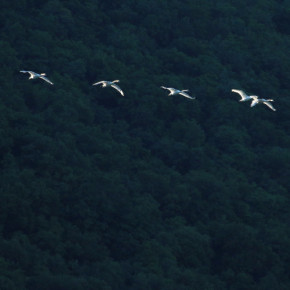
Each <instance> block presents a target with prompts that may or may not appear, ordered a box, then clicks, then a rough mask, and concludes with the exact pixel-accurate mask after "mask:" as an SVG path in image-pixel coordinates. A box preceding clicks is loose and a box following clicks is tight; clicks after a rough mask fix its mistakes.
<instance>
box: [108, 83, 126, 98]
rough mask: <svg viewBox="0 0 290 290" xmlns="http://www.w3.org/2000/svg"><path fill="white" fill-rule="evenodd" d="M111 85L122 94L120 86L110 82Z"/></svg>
mask: <svg viewBox="0 0 290 290" xmlns="http://www.w3.org/2000/svg"><path fill="white" fill-rule="evenodd" d="M111 87H112V88H114V89H116V90H117V91H118V92H119V93H120V94H121V95H122V96H124V93H123V91H122V90H121V88H120V87H119V86H118V85H116V84H112V85H111Z"/></svg>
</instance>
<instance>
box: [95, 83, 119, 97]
mask: <svg viewBox="0 0 290 290" xmlns="http://www.w3.org/2000/svg"><path fill="white" fill-rule="evenodd" d="M118 82H120V81H119V80H115V81H112V82H110V81H100V82H97V83H94V84H93V86H96V85H102V88H105V87H112V88H114V89H115V90H117V91H118V92H119V93H120V94H121V95H122V96H124V93H123V91H122V90H121V88H120V87H119V86H118V85H116V83H118Z"/></svg>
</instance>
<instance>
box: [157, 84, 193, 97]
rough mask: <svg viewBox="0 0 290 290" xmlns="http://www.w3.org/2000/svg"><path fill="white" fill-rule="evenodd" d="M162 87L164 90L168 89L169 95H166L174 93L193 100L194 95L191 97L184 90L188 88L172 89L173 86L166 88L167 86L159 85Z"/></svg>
mask: <svg viewBox="0 0 290 290" xmlns="http://www.w3.org/2000/svg"><path fill="white" fill-rule="evenodd" d="M161 88H162V89H164V90H169V92H170V93H169V95H168V96H174V95H178V94H179V95H182V96H184V97H186V98H188V99H192V100H194V99H195V97H191V96H190V95H189V94H187V93H186V92H188V90H177V89H174V88H167V87H163V86H161Z"/></svg>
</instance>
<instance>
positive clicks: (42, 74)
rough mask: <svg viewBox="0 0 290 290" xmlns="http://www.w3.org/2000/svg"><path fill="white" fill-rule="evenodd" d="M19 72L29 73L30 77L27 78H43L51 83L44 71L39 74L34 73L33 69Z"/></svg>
mask: <svg viewBox="0 0 290 290" xmlns="http://www.w3.org/2000/svg"><path fill="white" fill-rule="evenodd" d="M20 72H21V73H29V74H30V77H29V79H38V78H39V79H43V80H44V81H46V82H48V83H49V84H51V85H53V82H51V81H50V80H49V79H48V78H47V77H46V74H45V73H41V74H38V73H35V72H33V71H30V70H21V71H20Z"/></svg>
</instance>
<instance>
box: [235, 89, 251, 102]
mask: <svg viewBox="0 0 290 290" xmlns="http://www.w3.org/2000/svg"><path fill="white" fill-rule="evenodd" d="M232 92H234V93H237V94H239V95H240V96H241V98H242V100H246V99H249V96H248V95H246V93H245V92H244V91H242V90H236V89H232Z"/></svg>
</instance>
